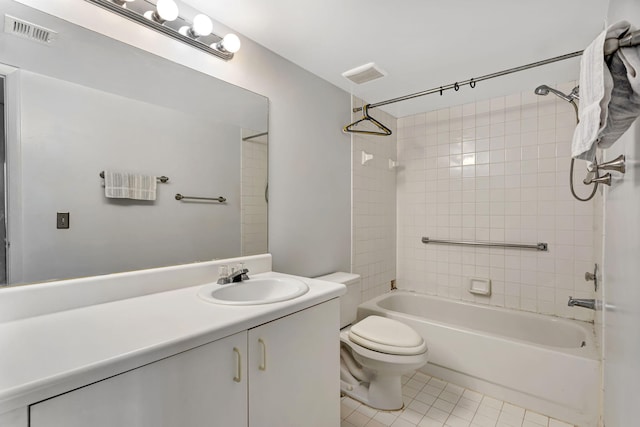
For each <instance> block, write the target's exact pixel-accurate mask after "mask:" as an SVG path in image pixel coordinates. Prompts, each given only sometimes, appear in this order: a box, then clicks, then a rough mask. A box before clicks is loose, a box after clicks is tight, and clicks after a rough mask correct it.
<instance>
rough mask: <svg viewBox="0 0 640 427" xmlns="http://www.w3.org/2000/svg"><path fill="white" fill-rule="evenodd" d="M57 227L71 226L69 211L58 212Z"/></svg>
mask: <svg viewBox="0 0 640 427" xmlns="http://www.w3.org/2000/svg"><path fill="white" fill-rule="evenodd" d="M56 222H57V228H69V212H58V215H57V221H56Z"/></svg>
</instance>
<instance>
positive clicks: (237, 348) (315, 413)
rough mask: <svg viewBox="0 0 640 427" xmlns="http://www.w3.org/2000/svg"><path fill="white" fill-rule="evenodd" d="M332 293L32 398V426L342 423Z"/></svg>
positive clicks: (332, 426) (317, 426) (318, 426)
mask: <svg viewBox="0 0 640 427" xmlns="http://www.w3.org/2000/svg"><path fill="white" fill-rule="evenodd" d="M338 319H339V304H338V299H337V298H334V299H332V300H329V301H327V302H324V303H322V304H319V305H316V306H313V307H310V308H308V309H305V310H302V311H299V312H296V313H293V314H291V315H288V316H285V317H282V318H280V319H277V320H274V321H271V322H269V323H266V324H263V325H260V326H257V327H255V328H252V329H249V330H248V331H242V332H239V333H237V334H235V335H231V336H229V337H226V338H223V339H220V340H218V341H215V342H212V343H209V344H206V345H203V346H200V347H197V348H194V349H191V350H188V351H185V352H183V353H180V354H177V355H175V356H172V357H168V358H166V359H162V360H159V361H157V362H154V363H151V364H148V365H145V366H142V367H140V368H137V369H134V370H131V371H128V372H125V373H122V374H120V375H116V376H114V377H111V378H107V379H105V380H102V381H99V382H97V383H94V384H91V385H87V386H85V387H82V388H79V389H76V390H74V391H71V392H68V393H65V394H62V395H59V396H56V397H53V398H51V399H48V400H45V401H42V402H39V403H36V404H33V405H31V406H30V407H29V418H30V422H29V426H30V427H87V426H91V427H115V426H117V427H201V426H202V427H204V426H207V427H217V426H220V427H236V426H238V427H240V426H242V427H247V426H249V427H301V426H304V427H338V426H339V425H340V402H339V388H340V387H339V359H338V355H339V337H338V333H339V324H338V323H339V320H338Z"/></svg>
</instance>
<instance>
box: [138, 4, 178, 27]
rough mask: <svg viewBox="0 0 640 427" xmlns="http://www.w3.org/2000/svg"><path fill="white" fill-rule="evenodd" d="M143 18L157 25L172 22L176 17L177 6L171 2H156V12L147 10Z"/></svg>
mask: <svg viewBox="0 0 640 427" xmlns="http://www.w3.org/2000/svg"><path fill="white" fill-rule="evenodd" d="M144 17H145V18H147V19H150V20H152V21H155V22H157V23H158V24H164V23H165V22H167V21H173V20H175V19H176V18H177V17H178V5H177V4H176V3H175V2H174V1H173V0H158V4H157V5H156V10H149V11H147V12H145V13H144Z"/></svg>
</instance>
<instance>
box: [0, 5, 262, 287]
mask: <svg viewBox="0 0 640 427" xmlns="http://www.w3.org/2000/svg"><path fill="white" fill-rule="evenodd" d="M0 10H2V12H3V15H5V14H7V15H10V16H13V17H16V18H18V19H20V20H24V21H27V22H28V23H29V24H36V25H38V26H41V27H44V28H47V29H49V30H53V31H55V32H56V35H55V38H54V40H53V41H52V42H50V43H41V42H39V41H36V40H31V39H29V38H28V37H22V36H20V35H16V34H9V33H7V32H6V31H5V32H2V33H0V63H1V64H4V65H2V67H1V68H0V71H2V72H0V75H2V76H4V83H5V96H4V110H5V118H6V120H5V129H4V134H5V137H6V144H5V146H6V163H5V164H6V171H7V183H6V185H5V186H4V187H5V188H4V191H5V197H6V200H7V215H6V217H7V236H8V237H7V239H8V241H9V246H8V249H7V254H6V265H7V271H8V279H7V282H8V284H10V285H13V284H22V283H32V282H42V281H47V280H57V279H67V278H74V277H83V276H92V275H101V274H108V273H114V272H124V271H132V270H139V269H145V268H154V267H161V266H168V265H176V264H184V263H190V262H198V261H207V260H211V259H216V258H228V257H234V256H240V255H251V254H256V253H265V252H267V250H268V248H267V200H268V195H267V137H268V129H267V122H268V119H267V117H268V100H267V99H266V98H265V97H264V96H261V95H258V94H255V93H253V92H250V91H247V90H245V89H242V88H240V87H237V86H233V85H231V84H228V83H226V82H223V81H220V80H217V79H215V78H213V77H211V76H208V75H205V74H203V73H199V72H197V71H194V70H193V69H189V68H187V67H184V66H181V65H179V64H177V63H174V62H171V61H168V60H166V59H163V58H160V57H158V56H155V55H152V54H151V53H149V52H146V51H142V50H140V49H137V48H134V47H132V46H129V45H126V44H123V43H121V42H118V41H116V40H113V39H110V38H108V37H106V36H103V35H100V34H97V33H94V32H92V31H89V30H87V29H85V28H81V27H79V26H75V25H72V24H70V23H68V22H66V21H63V20H60V19H58V18H55V17H52V16H50V15H47V14H44V13H41V12H39V11H36V10H33V9H31V8H29V7H26V6H23V5H20V4H16V3H14V2H3V4H2V6H0ZM5 25H6V19H5ZM141 31H142V33H141V36H144V31H148V30H141ZM184 49H185V54H190V53H193V54H200V53H197V52H196V51H193V49H192V48H190V47H188V46H185V47H184ZM211 61H220V60H219V59H217V58H211ZM105 170H106V171H117V172H128V173H136V174H145V175H154V176H167V177H168V178H169V180H168V181H167V182H166V183H162V182H160V181H158V184H157V190H156V200H154V201H140V200H131V199H111V198H106V197H105V189H104V179H102V178H101V177H100V173H101V172H102V171H105ZM176 194H182V195H183V196H186V197H185V198H184V199H182V200H177V199H176ZM189 197H194V198H189ZM200 197H204V198H212V199H216V198H218V197H223V198H224V199H226V201H224V202H223V203H220V202H218V201H217V200H201V199H198V198H200ZM66 214H68V220H66V222H67V224H60V217H61V215H62V217H63V218H64V215H66ZM64 221H65V220H64V219H63V222H64ZM60 225H62V226H65V225H67V226H68V228H60Z"/></svg>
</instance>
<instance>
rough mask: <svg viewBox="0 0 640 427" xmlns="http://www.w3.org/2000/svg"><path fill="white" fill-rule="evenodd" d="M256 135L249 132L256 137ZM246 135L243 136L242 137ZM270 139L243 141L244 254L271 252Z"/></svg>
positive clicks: (242, 207)
mask: <svg viewBox="0 0 640 427" xmlns="http://www.w3.org/2000/svg"><path fill="white" fill-rule="evenodd" d="M256 133H257V132H255V131H249V132H248V134H250V135H255V134H256ZM243 136H244V135H243ZM266 138H267V137H266V136H263V137H260V138H256V139H251V140H248V141H242V166H241V169H242V185H241V192H242V194H241V198H242V203H241V216H242V224H241V227H242V248H241V250H242V255H243V256H245V255H258V254H265V253H267V252H269V247H268V244H267V233H268V226H267V202H266V199H265V190H266V185H267V139H266Z"/></svg>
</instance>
